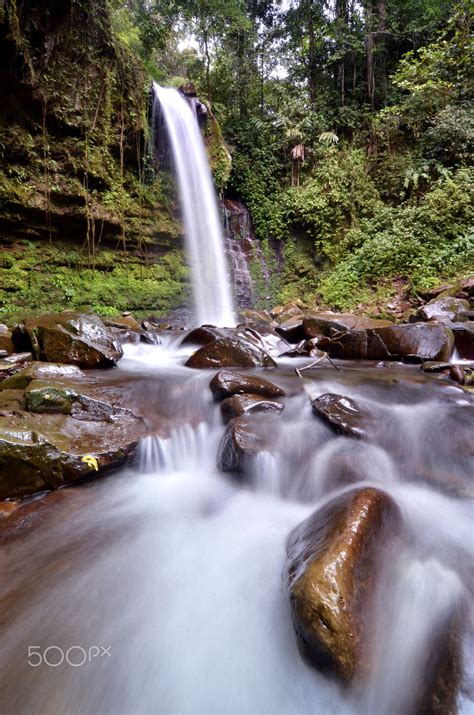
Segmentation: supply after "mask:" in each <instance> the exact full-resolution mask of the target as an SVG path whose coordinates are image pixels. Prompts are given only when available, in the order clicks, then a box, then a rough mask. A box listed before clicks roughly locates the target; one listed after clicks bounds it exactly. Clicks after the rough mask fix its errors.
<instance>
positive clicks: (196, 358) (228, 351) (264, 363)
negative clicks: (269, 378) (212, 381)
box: [186, 338, 276, 368]
mask: <svg viewBox="0 0 474 715" xmlns="http://www.w3.org/2000/svg"><path fill="white" fill-rule="evenodd" d="M186 366H187V367H193V368H216V367H276V363H275V361H274V360H273V358H271V357H270V355H268V353H266V352H265V351H264V350H261V349H260V348H258V347H257V346H256V345H253V344H252V343H251V342H249V341H247V342H244V341H243V340H237V339H236V338H219V339H218V340H214V341H213V342H212V343H209V344H208V345H205V346H204V347H202V348H200V349H199V350H197V352H195V353H194V354H193V355H191V357H190V358H189V359H188V360H187V362H186Z"/></svg>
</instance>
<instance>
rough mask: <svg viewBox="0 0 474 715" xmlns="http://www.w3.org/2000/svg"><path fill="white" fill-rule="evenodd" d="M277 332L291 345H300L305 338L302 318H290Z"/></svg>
mask: <svg viewBox="0 0 474 715" xmlns="http://www.w3.org/2000/svg"><path fill="white" fill-rule="evenodd" d="M275 330H276V332H277V333H279V334H280V335H281V336H282V338H284V339H285V340H286V341H288V342H289V343H299V342H300V341H302V340H304V337H305V333H304V330H303V320H302V318H289V319H288V320H285V322H284V323H281V324H280V325H279V326H278V327H277V328H275Z"/></svg>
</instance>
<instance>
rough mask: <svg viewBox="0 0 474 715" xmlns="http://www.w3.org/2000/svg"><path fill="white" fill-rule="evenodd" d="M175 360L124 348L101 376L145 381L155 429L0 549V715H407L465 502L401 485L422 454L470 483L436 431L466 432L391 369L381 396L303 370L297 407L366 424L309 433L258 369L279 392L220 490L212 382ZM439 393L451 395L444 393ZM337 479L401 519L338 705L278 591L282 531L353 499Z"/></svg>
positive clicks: (219, 427) (465, 421)
mask: <svg viewBox="0 0 474 715" xmlns="http://www.w3.org/2000/svg"><path fill="white" fill-rule="evenodd" d="M174 345H175V346H176V343H174ZM186 349H187V350H188V351H190V350H192V347H190V346H187V348H186ZM175 350H176V347H174V348H173V341H172V340H171V339H170V341H169V342H168V343H167V342H166V341H165V344H164V345H161V346H159V347H150V346H130V347H128V348H127V351H126V352H127V356H126V357H125V358H124V360H123V361H121V364H120V368H119V369H118V370H117V373H119V374H120V372H122V371H123V373H126V371H127V370H128V371H130V373H133V378H136V377H137V375H138V376H140V375H142V373H143V371H144V370H145V369H149V370H150V378H149V384H150V385H152V384H154V383H155V382H156V380H157V377H158V375H161V376H162V377H163V376H166V384H165V385H163V389H162V390H161V391H160V393H159V398H158V399H156V402H155V405H154V406H155V409H156V410H157V411H159V410H160V409H162V407H163V404H164V403H168V404H169V407H170V409H172V410H174V411H175V413H176V426H175V428H174V429H172V430H171V432H169V433H167V434H166V435H164V436H161V437H160V436H158V435H150V436H149V437H147V438H145V439H144V440H143V442H142V444H141V447H140V452H139V455H138V460H137V463H136V464H135V465H134V467H133V468H132V469H130V470H127V471H125V472H123V473H122V475H116V476H112V477H110V479H108V480H106V481H101V480H98V481H97V482H94V483H93V484H91V485H90V487H88V488H87V489H86V488H85V487H81V488H79V489H77V490H73V489H70V490H64V498H65V499H69V498H71V499H72V502H69V501H65V503H64V505H63V507H62V510H61V506H59V507H58V509H57V510H54V509H52V510H51V516H50V518H49V520H48V518H45V521H44V523H41V524H40V525H39V526H38V527H37V528H36V529H35V530H33V531H32V532H31V533H30V534H29V535H28V534H27V535H26V536H25V537H24V538H23V539H21V540H19V541H16V542H15V543H14V544H12V546H11V547H10V548H8V547H7V548H3V550H2V549H0V559H1V560H0V564H1V566H2V580H1V582H0V598H1V597H2V596H6V598H5V601H4V603H5V609H4V614H3V618H4V626H3V629H2V630H0V653H2V656H3V658H4V662H5V663H6V664H7V665H6V666H5V668H4V669H3V672H0V712H2V715H30V714H31V713H35V714H38V715H40V714H41V715H43V714H44V715H65V714H67V715H69V714H71V715H143V714H145V713H147V714H148V713H150V715H154V714H155V713H156V714H160V715H171V714H176V715H185V714H186V715H188V714H189V715H211V714H214V715H224V714H227V713H228V714H229V715H278V714H282V715H283V714H288V715H296V714H297V713H300V714H301V715H332V714H334V715H413V712H414V709H413V699H414V697H415V693H414V691H416V689H417V683H419V680H420V677H422V675H423V672H424V668H425V663H426V659H427V657H428V656H429V654H430V649H432V647H433V637H434V635H435V634H436V631H437V629H438V628H439V627H440V626H442V625H443V623H444V621H445V620H446V618H447V617H449V615H450V614H451V613H452V612H454V611H455V610H456V608H457V606H458V604H459V602H460V600H462V599H463V598H464V592H465V589H466V587H468V585H469V579H470V574H469V564H470V562H471V561H472V558H473V556H474V546H473V539H472V502H471V501H470V500H468V499H466V498H462V497H461V496H455V497H452V496H449V495H448V494H447V493H446V492H444V491H438V490H436V489H433V487H432V486H430V484H429V483H423V482H420V481H419V480H418V479H415V474H416V469H415V467H414V466H413V465H411V464H410V463H411V462H413V463H415V462H418V461H420V460H421V461H422V462H426V461H427V459H428V456H429V453H433V462H436V463H441V464H445V463H447V462H448V461H449V463H450V466H451V469H452V470H453V471H454V473H455V474H456V475H457V478H458V479H459V480H461V481H463V480H465V481H466V484H470V483H472V482H471V479H472V476H470V475H472V469H470V472H469V478H468V474H467V472H466V464H465V457H463V455H462V454H461V451H460V450H459V453H458V450H457V448H456V443H455V442H454V441H453V439H454V438H453V429H452V419H453V415H454V414H455V415H456V420H457V422H456V424H457V429H458V430H460V431H461V434H460V438H462V440H463V441H464V440H465V438H466V435H468V434H469V427H470V426H471V424H472V418H471V417H470V415H469V413H468V412H467V411H466V409H465V408H466V405H462V404H457V403H455V402H454V401H450V399H448V398H450V395H451V392H450V391H449V390H448V391H447V390H446V388H444V387H443V386H442V385H441V386H438V383H436V382H432V383H431V382H429V381H428V380H424V381H423V382H421V383H419V384H418V383H410V382H405V381H404V380H403V374H405V373H406V374H407V375H413V374H414V373H413V371H410V370H409V369H405V368H403V370H402V371H401V373H399V377H400V378H401V379H400V382H398V383H386V382H384V381H383V380H382V379H380V378H377V379H372V378H371V373H368V372H367V371H365V372H364V371H363V370H359V371H354V373H351V372H350V370H348V371H345V372H344V373H343V372H341V373H336V372H335V371H333V370H332V369H324V370H316V371H314V372H313V373H312V374H311V375H310V376H309V377H307V378H305V383H306V384H307V385H308V391H309V392H310V393H311V394H313V393H316V394H317V393H319V394H320V393H322V392H327V391H328V390H330V389H331V390H333V391H338V392H340V393H341V392H343V393H344V394H347V395H349V396H352V397H354V398H355V399H358V400H359V401H366V402H367V403H370V404H371V406H372V408H374V409H375V408H377V409H378V410H380V416H381V419H380V423H381V424H380V434H377V436H376V439H375V440H374V441H373V442H354V441H352V440H349V439H347V438H343V437H337V436H335V435H334V434H333V433H332V432H331V431H330V430H329V429H328V428H327V427H326V426H324V425H322V424H321V423H320V422H319V421H318V420H316V419H315V418H314V416H313V415H312V414H311V408H310V404H309V400H308V399H307V396H306V394H304V393H301V392H298V387H299V385H300V383H299V380H298V378H296V376H292V377H289V376H288V373H285V372H284V371H282V370H275V371H272V372H271V373H270V374H271V379H273V380H274V381H276V382H280V381H281V382H285V381H286V382H285V385H286V387H287V391H288V395H290V393H292V388H293V394H291V396H288V397H287V398H285V409H284V411H283V413H282V415H281V416H279V417H275V418H272V419H270V420H268V421H264V420H263V418H256V423H258V424H261V425H262V428H263V429H265V431H266V432H267V433H268V451H266V452H264V453H262V454H261V455H259V456H258V457H256V458H255V460H254V462H253V463H251V464H249V470H248V473H246V474H245V475H244V479H243V480H240V481H239V479H237V480H235V479H232V477H231V476H230V475H224V474H221V473H219V472H218V471H217V469H216V454H217V449H218V443H219V441H220V439H221V437H222V434H223V431H224V429H225V428H224V425H223V424H222V422H221V420H220V417H219V407H218V405H216V404H215V403H214V402H213V400H212V398H211V394H210V390H209V389H208V383H209V380H210V377H211V374H212V371H211V372H210V373H209V372H207V373H205V372H202V373H201V372H200V371H191V370H189V369H186V368H184V367H180V366H179V364H178V360H177V356H179V358H180V360H181V363H182V361H183V359H184V355H183V354H182V352H181V351H179V352H178V353H176V352H175ZM158 355H161V358H160V359H158V357H157V356H158ZM147 359H148V362H149V367H148V368H147V367H146V365H147ZM158 364H159V365H160V366H159V367H157V365H158ZM165 365H167V367H164V366H165ZM152 366H153V367H152ZM373 372H376V371H373ZM372 375H373V373H372ZM378 375H382V373H380V371H379V373H378ZM137 384H138V383H137ZM456 390H457V392H456V393H454V392H453V396H454V395H455V394H457V393H459V394H462V393H461V392H460V391H459V389H457V388H456ZM438 392H439V395H438ZM150 399H151V391H150ZM454 411H455V412H454ZM188 413H189V421H188V423H182V422H181V420H182V418H183V417H185V416H187V415H188ZM417 426H418V427H417ZM422 426H424V427H423V429H422ZM415 433H416V434H415ZM412 434H413V435H414V439H413V440H411V438H410V437H411V435H412ZM430 435H431V439H429V436H430ZM401 440H403V444H404V455H403V457H404V458H403V459H400V457H399V443H401ZM470 466H471V467H472V461H471V465H470ZM347 470H350V471H351V472H352V473H353V477H354V480H355V483H356V484H357V485H358V486H360V485H362V484H364V483H367V484H372V485H375V486H377V487H379V488H383V489H384V491H386V492H387V493H389V494H390V495H391V496H392V498H393V499H394V500H395V501H396V502H397V504H398V506H399V508H400V510H401V513H402V517H403V524H404V540H403V543H402V544H400V548H399V550H397V551H396V553H394V554H393V557H392V558H390V559H388V560H387V567H388V568H387V573H386V581H385V583H384V584H383V588H382V589H381V591H380V594H379V597H378V601H377V604H376V608H374V619H373V620H374V631H375V633H374V635H375V658H374V661H375V662H374V667H373V672H372V674H371V678H370V682H368V683H366V684H365V685H364V689H363V691H362V692H355V693H353V692H348V693H344V692H342V691H341V689H340V688H339V687H338V686H337V684H336V683H335V682H334V681H332V680H330V679H328V678H326V677H324V676H323V675H321V674H320V673H318V672H317V671H316V670H314V669H312V668H310V667H308V666H307V665H306V664H305V663H304V662H303V660H302V659H301V657H300V655H299V653H298V650H297V647H296V641H295V636H294V631H293V626H292V623H291V615H290V608H289V604H288V602H287V596H286V594H285V589H284V586H283V573H284V571H285V558H286V556H285V543H286V540H287V537H288V534H289V532H290V531H291V530H292V529H293V528H294V527H296V526H297V525H298V524H299V523H301V522H302V521H303V520H304V519H305V518H307V517H308V516H309V515H310V514H311V513H313V512H314V511H315V510H317V509H319V508H320V507H321V506H322V505H323V504H324V503H325V502H327V501H328V500H330V499H332V498H333V497H334V495H335V494H338V493H340V492H341V490H345V489H348V488H349V489H350V488H352V487H353V484H349V485H348V483H347V481H346V474H345V473H346V471H347ZM74 495H75V496H74ZM74 498H78V499H80V500H81V501H80V503H79V505H78V508H75V507H74ZM71 504H72V506H71ZM470 644H472V641H469V640H468V638H466V641H465V648H466V671H467V672H466V676H465V686H464V687H465V688H466V692H463V693H461V697H460V713H461V715H471V714H472V712H473V700H472V699H471V698H472V690H473V688H472V686H470V682H469V680H468V678H469V672H468V670H467V669H468V660H469V659H472V653H469V646H470ZM30 645H34V646H40V648H41V650H42V651H44V649H45V648H46V647H48V646H52V645H56V646H58V647H61V648H63V649H67V648H69V647H71V646H73V645H80V646H82V647H85V648H88V647H90V646H93V645H99V646H100V645H103V646H105V647H107V646H111V657H110V658H109V659H102V660H100V659H97V660H96V661H94V662H92V663H87V664H85V665H84V667H80V668H74V667H70V666H68V665H67V664H63V665H60V666H59V667H46V666H45V665H42V666H41V667H38V668H34V667H30V666H28V664H27V649H28V646H30ZM51 656H52V659H53V660H54V658H55V657H56V656H57V652H52V653H51Z"/></svg>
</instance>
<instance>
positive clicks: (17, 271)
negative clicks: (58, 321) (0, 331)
mask: <svg viewBox="0 0 474 715" xmlns="http://www.w3.org/2000/svg"><path fill="white" fill-rule="evenodd" d="M0 258H1V261H0V317H1V319H2V320H4V319H8V316H15V315H16V314H20V313H21V314H25V313H33V314H34V313H37V312H46V311H53V312H55V311H61V310H64V309H65V308H71V309H86V308H87V309H90V310H92V311H94V312H96V313H98V314H100V315H103V316H106V315H117V314H118V313H120V312H123V311H125V310H132V311H134V312H135V313H136V314H137V315H140V314H143V315H146V314H150V313H157V314H160V313H165V312H167V311H169V310H171V309H172V308H175V307H177V306H178V305H181V304H182V303H183V301H184V300H185V298H186V293H187V269H186V266H185V262H184V255H183V252H182V251H181V250H179V249H175V250H171V251H168V252H167V253H165V254H163V255H162V256H154V257H153V256H151V257H149V259H148V262H147V263H145V262H144V260H143V258H141V257H140V256H139V255H129V256H127V257H125V256H123V255H122V254H118V253H116V252H113V251H100V252H98V253H97V255H96V256H94V265H93V266H91V264H90V257H89V256H88V254H87V253H86V252H85V251H82V250H80V249H77V250H70V249H69V248H68V247H67V246H65V245H64V244H57V243H55V242H53V243H52V244H51V245H48V246H44V245H41V244H34V243H30V244H28V243H22V244H20V245H18V246H17V247H16V248H15V250H11V251H2V252H1V253H0Z"/></svg>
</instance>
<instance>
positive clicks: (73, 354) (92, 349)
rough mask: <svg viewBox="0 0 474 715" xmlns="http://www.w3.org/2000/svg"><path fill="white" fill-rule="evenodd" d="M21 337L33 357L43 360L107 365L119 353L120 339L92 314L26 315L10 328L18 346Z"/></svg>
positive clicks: (117, 357) (21, 344)
mask: <svg viewBox="0 0 474 715" xmlns="http://www.w3.org/2000/svg"><path fill="white" fill-rule="evenodd" d="M25 337H27V338H28V339H29V341H30V346H31V351H32V352H33V355H34V357H35V358H36V359H37V360H44V361H47V362H61V363H68V364H72V365H78V366H79V367H84V368H96V367H111V366H112V365H115V363H116V362H117V361H118V360H120V358H121V357H122V355H123V351H122V347H121V345H120V343H119V342H118V341H117V340H116V339H115V338H114V337H113V335H112V334H111V332H110V331H109V330H108V329H107V328H106V326H105V325H104V323H103V322H102V321H101V320H100V318H98V317H97V316H94V315H84V314H82V313H72V312H66V313H58V314H51V315H43V316H41V317H40V318H28V319H27V320H25V323H24V326H17V328H15V330H14V331H13V341H14V343H15V344H16V346H17V348H18V349H22V348H23V346H24V345H25Z"/></svg>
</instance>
